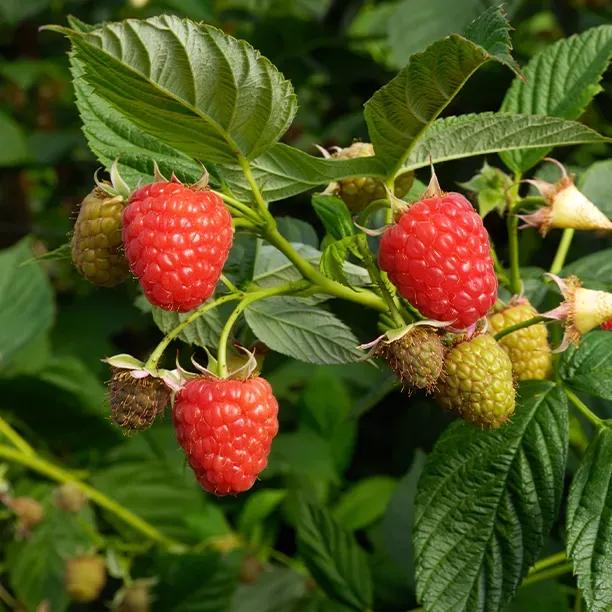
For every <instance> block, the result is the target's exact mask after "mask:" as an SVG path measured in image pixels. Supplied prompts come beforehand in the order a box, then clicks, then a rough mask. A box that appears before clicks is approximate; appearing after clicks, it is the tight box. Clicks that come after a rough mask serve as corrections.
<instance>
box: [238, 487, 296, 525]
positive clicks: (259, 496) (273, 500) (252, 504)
mask: <svg viewBox="0 0 612 612" xmlns="http://www.w3.org/2000/svg"><path fill="white" fill-rule="evenodd" d="M286 496H287V491H286V490H285V489H263V490H261V491H255V493H253V494H252V495H250V496H249V498H248V499H247V500H246V503H245V504H244V506H242V510H241V511H240V516H239V517H238V530H239V531H240V533H242V534H244V535H245V536H250V535H251V534H252V533H253V531H254V530H255V529H256V528H258V527H261V523H262V522H263V521H264V520H265V519H267V518H268V516H270V514H272V513H273V512H274V511H275V510H276V508H278V506H279V505H280V503H281V502H282V501H283V500H284V499H285V497H286Z"/></svg>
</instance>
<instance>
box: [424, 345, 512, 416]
mask: <svg viewBox="0 0 612 612" xmlns="http://www.w3.org/2000/svg"><path fill="white" fill-rule="evenodd" d="M436 398H437V399H438V402H439V403H440V404H441V405H442V407H443V408H446V409H447V410H450V411H452V412H456V413H457V414H459V415H460V416H461V417H462V418H464V419H465V420H466V421H469V422H470V423H474V424H475V425H480V426H481V427H499V426H500V425H502V424H503V423H504V422H505V421H506V420H507V419H508V417H510V416H512V414H513V413H514V405H515V391H514V386H513V382H512V362H511V361H510V358H509V357H508V355H507V354H506V353H505V351H504V350H503V349H502V348H501V347H500V346H499V344H497V342H495V339H494V338H493V336H490V335H489V334H483V335H482V336H477V337H476V338H473V339H472V340H467V341H465V342H461V343H460V344H458V345H457V346H455V347H454V348H453V349H452V350H451V351H450V352H449V353H448V355H447V356H446V361H445V362H444V371H443V372H442V376H441V377H440V383H439V386H438V391H437V393H436Z"/></svg>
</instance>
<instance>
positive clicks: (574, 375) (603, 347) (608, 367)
mask: <svg viewBox="0 0 612 612" xmlns="http://www.w3.org/2000/svg"><path fill="white" fill-rule="evenodd" d="M559 376H560V377H561V379H562V380H563V381H564V382H566V383H567V384H568V385H570V386H571V387H572V388H574V389H576V391H584V392H585V393H589V394H590V395H595V396H597V397H602V398H604V399H607V400H612V334H611V333H610V332H607V331H592V332H591V333H589V334H587V335H586V336H585V337H584V338H583V339H582V340H581V342H580V344H579V345H578V346H575V345H572V346H570V347H569V348H568V349H567V350H566V351H565V352H564V353H563V358H562V361H561V365H560V367H559Z"/></svg>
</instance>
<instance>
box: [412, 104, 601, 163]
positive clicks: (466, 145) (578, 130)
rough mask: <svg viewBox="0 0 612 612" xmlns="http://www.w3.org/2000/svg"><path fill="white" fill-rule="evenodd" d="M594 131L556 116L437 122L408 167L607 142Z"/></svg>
mask: <svg viewBox="0 0 612 612" xmlns="http://www.w3.org/2000/svg"><path fill="white" fill-rule="evenodd" d="M606 140H607V139H606V138H605V137H604V136H600V135H599V134H598V133H597V132H595V131H594V130H592V129H590V128H588V127H586V126H584V125H582V124H581V123H576V122H575V121H566V120H564V119H558V118H556V117H544V116H536V115H514V114H511V113H478V114H470V115H460V116H458V117H445V118H444V119H438V120H437V121H434V123H433V124H432V125H431V127H430V128H429V129H428V130H427V132H426V133H425V134H424V136H423V138H422V139H421V140H419V142H418V144H417V145H416V146H415V147H414V149H413V150H412V152H411V153H410V156H409V157H408V160H407V161H406V163H405V165H404V167H405V168H406V169H409V170H414V169H416V168H423V167H424V166H428V165H429V159H430V155H431V161H432V162H433V163H434V164H436V163H441V162H445V161H450V160H453V159H461V158H464V157H473V156H475V155H485V154H487V153H496V152H499V151H512V150H514V149H531V148H540V147H542V145H546V146H548V147H560V146H569V145H575V144H581V143H602V142H606Z"/></svg>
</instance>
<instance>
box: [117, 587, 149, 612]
mask: <svg viewBox="0 0 612 612" xmlns="http://www.w3.org/2000/svg"><path fill="white" fill-rule="evenodd" d="M153 583H154V581H153V580H151V579H144V580H135V581H134V582H132V583H131V584H130V585H129V586H126V587H124V588H123V589H121V590H120V591H119V593H117V595H116V596H115V599H114V600H113V604H114V605H113V608H112V609H113V610H115V612H149V610H150V609H151V602H152V597H151V585H152V584H153Z"/></svg>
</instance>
